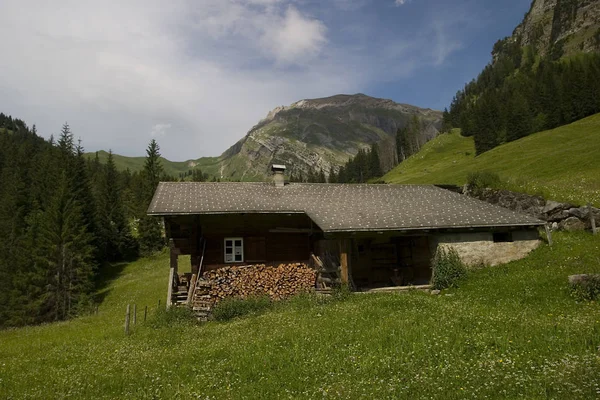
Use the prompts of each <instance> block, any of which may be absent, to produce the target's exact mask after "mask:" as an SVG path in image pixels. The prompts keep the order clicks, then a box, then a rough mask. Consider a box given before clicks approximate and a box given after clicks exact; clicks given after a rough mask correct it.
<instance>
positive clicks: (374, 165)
mask: <svg viewBox="0 0 600 400" xmlns="http://www.w3.org/2000/svg"><path fill="white" fill-rule="evenodd" d="M381 176H383V171H382V169H381V160H380V158H379V149H378V148H377V144H376V143H373V145H372V146H371V151H370V152H369V174H368V177H369V179H372V178H379V177H381Z"/></svg>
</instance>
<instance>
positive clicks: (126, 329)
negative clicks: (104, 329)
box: [125, 304, 129, 335]
mask: <svg viewBox="0 0 600 400" xmlns="http://www.w3.org/2000/svg"><path fill="white" fill-rule="evenodd" d="M125 334H126V335H129V304H127V311H125Z"/></svg>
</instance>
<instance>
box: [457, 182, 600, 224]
mask: <svg viewBox="0 0 600 400" xmlns="http://www.w3.org/2000/svg"><path fill="white" fill-rule="evenodd" d="M464 193H465V194H468V195H470V196H472V197H475V198H478V199H479V200H483V201H486V202H488V203H491V204H495V205H498V206H500V207H504V208H508V209H510V210H513V211H517V212H521V213H525V214H528V215H531V216H533V217H536V218H539V219H541V220H543V221H547V222H548V223H549V224H550V226H551V227H552V229H553V230H565V231H582V230H585V229H591V227H592V220H591V218H590V216H591V215H593V217H594V220H595V223H596V226H597V227H600V209H598V208H596V207H588V206H583V207H578V206H575V205H573V204H569V203H559V202H556V201H552V200H545V199H544V198H543V197H540V196H532V195H528V194H525V193H517V192H511V191H509V190H499V189H489V188H488V189H483V190H478V191H475V192H473V191H471V190H469V188H468V187H465V189H464ZM590 210H591V215H590Z"/></svg>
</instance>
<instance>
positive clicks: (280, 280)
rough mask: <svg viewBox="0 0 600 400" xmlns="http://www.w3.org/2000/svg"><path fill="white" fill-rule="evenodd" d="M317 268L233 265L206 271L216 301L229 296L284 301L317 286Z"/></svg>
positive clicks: (285, 265)
mask: <svg viewBox="0 0 600 400" xmlns="http://www.w3.org/2000/svg"><path fill="white" fill-rule="evenodd" d="M315 274H316V271H315V270H314V269H312V268H310V267H309V266H307V265H306V264H302V263H291V264H280V265H278V266H267V265H264V264H259V265H248V266H231V267H225V268H220V269H217V270H214V271H207V272H205V273H204V274H203V278H204V280H206V281H207V282H210V290H209V291H208V294H209V295H210V298H211V300H212V302H213V303H217V302H218V301H219V300H222V299H224V298H226V297H241V298H247V297H252V296H269V297H270V298H271V299H272V300H282V299H286V298H288V297H291V296H293V295H295V294H299V293H303V292H308V291H310V290H312V289H314V287H315V279H316V276H315Z"/></svg>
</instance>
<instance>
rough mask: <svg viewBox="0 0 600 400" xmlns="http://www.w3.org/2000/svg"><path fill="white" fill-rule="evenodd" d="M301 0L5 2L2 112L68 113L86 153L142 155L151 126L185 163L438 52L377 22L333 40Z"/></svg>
mask: <svg viewBox="0 0 600 400" xmlns="http://www.w3.org/2000/svg"><path fill="white" fill-rule="evenodd" d="M345 1H348V0H345ZM294 4H295V5H291V4H290V1H288V0H246V1H244V0H203V1H202V2H198V1H193V0H172V1H169V2H165V1H163V0H128V1H124V0H103V1H79V0H57V1H53V2H48V1H45V0H30V1H22V0H3V1H1V2H0V37H2V38H4V40H0V54H3V57H2V58H0V93H1V94H2V95H0V111H2V112H4V113H9V114H12V115H14V116H16V117H18V118H22V119H24V120H25V121H27V122H28V123H29V124H33V123H35V124H37V128H38V131H39V132H40V133H42V134H44V135H45V136H49V135H50V134H51V133H56V132H57V131H58V130H59V129H60V127H61V125H62V123H63V122H64V121H66V120H68V121H69V123H70V125H71V127H72V129H73V131H74V133H75V135H76V136H81V137H82V139H83V144H84V146H85V147H86V148H87V149H89V150H97V149H107V148H112V149H113V151H114V152H115V153H119V154H126V155H141V154H143V152H144V149H145V147H146V145H147V142H148V132H150V133H151V134H152V135H153V136H155V137H157V138H158V139H159V144H160V145H161V149H162V153H163V155H165V156H166V157H167V158H169V159H173V160H181V159H187V158H197V157H199V156H204V155H217V154H220V153H221V152H222V151H224V150H225V149H226V148H227V147H228V146H230V145H232V144H233V143H235V142H236V141H237V140H239V139H240V138H241V137H243V135H244V134H245V133H246V132H247V130H248V129H249V128H250V127H252V126H253V125H254V124H255V123H256V122H257V121H258V120H259V119H260V118H262V117H264V116H265V115H266V114H267V112H268V111H269V110H270V109H272V108H274V107H275V106H278V105H284V104H290V103H292V102H294V101H296V100H299V99H302V98H311V97H320V96H326V95H332V94H335V93H340V92H344V93H355V92H362V91H365V88H366V87H367V86H368V84H369V83H372V82H381V81H382V80H385V79H388V80H391V79H394V78H397V77H401V76H407V75H408V74H409V73H410V72H411V71H413V70H415V68H417V66H419V65H421V64H423V63H433V62H434V61H435V60H433V61H432V60H430V57H431V56H430V55H429V54H428V52H425V53H424V50H423V49H426V46H415V45H410V46H409V45H408V44H410V43H413V42H410V41H409V40H408V39H404V40H399V39H398V38H396V37H389V36H386V37H379V35H378V33H377V31H376V30H377V29H378V27H377V26H374V27H370V28H369V29H370V30H373V29H374V30H375V31H374V34H375V35H377V36H378V41H377V46H372V45H370V44H369V43H366V45H365V46H358V45H353V44H350V45H348V44H345V45H340V44H338V43H335V42H334V41H333V40H332V38H331V37H330V35H331V34H332V33H334V32H333V31H332V29H333V28H332V27H330V26H327V25H326V24H329V23H330V22H331V21H330V20H327V22H326V21H325V19H323V20H321V19H319V18H318V17H316V16H314V15H312V14H311V13H310V12H309V11H308V10H306V9H303V8H301V7H300V4H302V2H294ZM342 25H344V24H343V23H342ZM372 33H373V32H372ZM431 38H433V39H435V35H434V36H432V35H431V34H428V36H427V39H428V40H429V39H431ZM440 40H441V39H440ZM392 45H393V46H392ZM391 47H393V48H394V51H395V52H389V53H388V49H390V48H391ZM445 56H446V54H443V51H442V49H441V48H439V49H438V55H437V56H436V60H438V59H440V60H441V59H443V58H444V57H445ZM399 60H400V61H399ZM165 121H168V122H165ZM167 132H168V134H167Z"/></svg>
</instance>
